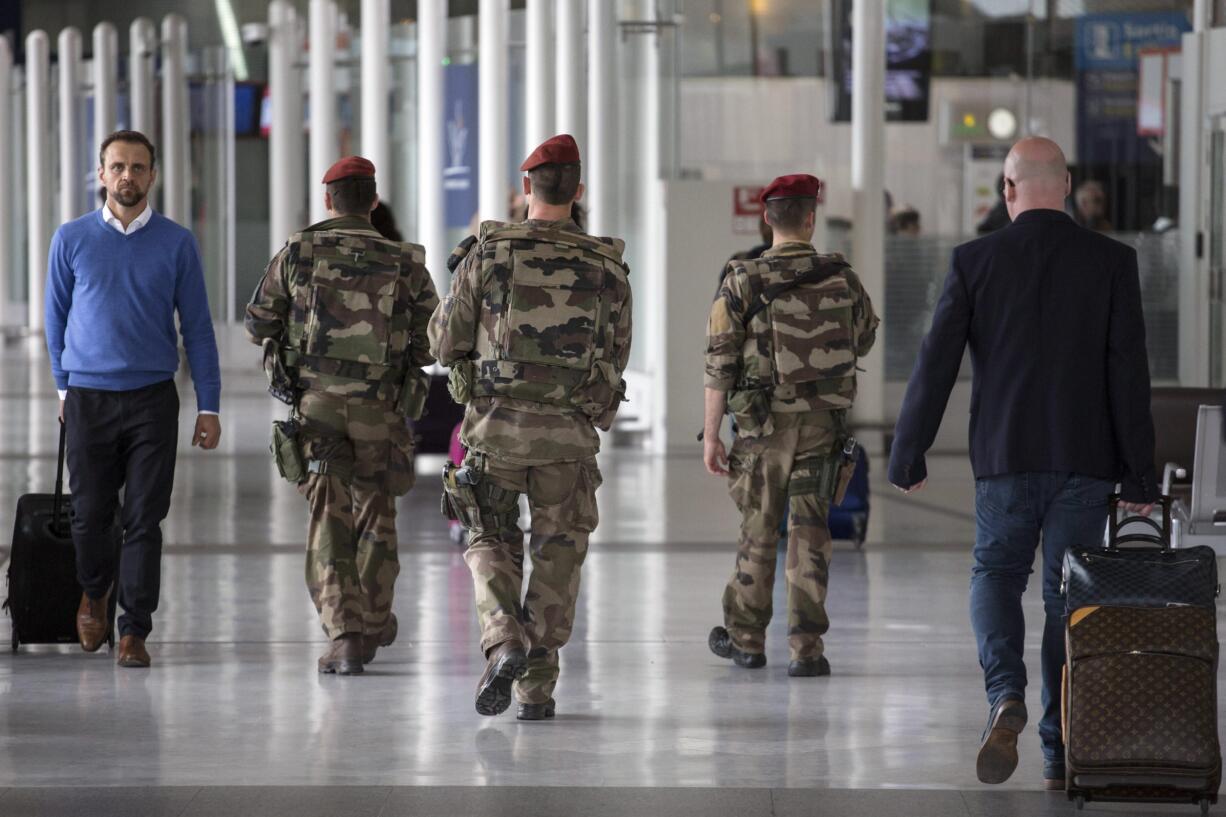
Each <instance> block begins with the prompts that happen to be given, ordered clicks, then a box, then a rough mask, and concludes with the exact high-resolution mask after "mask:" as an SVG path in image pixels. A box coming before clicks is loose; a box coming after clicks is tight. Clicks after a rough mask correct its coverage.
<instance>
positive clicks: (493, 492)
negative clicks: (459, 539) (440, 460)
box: [442, 456, 519, 534]
mask: <svg viewBox="0 0 1226 817" xmlns="http://www.w3.org/2000/svg"><path fill="white" fill-rule="evenodd" d="M442 512H443V516H445V517H447V518H448V519H453V520H458V521H459V522H460V524H461V525H463V526H464V527H465V528H466V529H468V531H469V532H470V533H475V534H480V533H496V532H498V531H500V530H506V529H508V528H514V527H516V526H517V525H518V524H519V492H518V491H511V490H507V489H506V488H502V487H500V486H498V485H496V484H495V483H494V482H493V481H492V480H491V479H489V477H488V476H487V475H486V473H485V460H484V458H483V457H480V456H476V457H471V458H469V460H466V461H465V463H464V465H460V466H457V465H455V464H454V463H450V462H449V463H447V465H445V466H443V500H442Z"/></svg>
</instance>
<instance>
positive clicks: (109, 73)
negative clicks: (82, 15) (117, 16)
mask: <svg viewBox="0 0 1226 817" xmlns="http://www.w3.org/2000/svg"><path fill="white" fill-rule="evenodd" d="M93 75H94V140H93V141H94V145H95V146H98V145H101V144H102V140H103V139H105V138H106V137H107V136H109V135H110V134H111V133H112V132H113V131H114V130H115V123H116V122H117V121H118V119H119V115H118V111H119V102H118V100H119V33H118V32H117V31H115V26H113V25H112V24H110V23H98V25H96V26H94V61H93Z"/></svg>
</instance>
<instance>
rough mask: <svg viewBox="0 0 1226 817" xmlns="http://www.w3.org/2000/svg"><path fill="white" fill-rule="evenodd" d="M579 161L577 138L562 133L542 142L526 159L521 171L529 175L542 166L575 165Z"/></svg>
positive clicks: (520, 167)
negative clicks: (529, 172)
mask: <svg viewBox="0 0 1226 817" xmlns="http://www.w3.org/2000/svg"><path fill="white" fill-rule="evenodd" d="M578 161H579V146H578V145H576V144H575V137H573V136H571V135H570V134H569V133H560V134H558V135H557V136H553V137H550V138H549V139H546V140H545V141H544V142H541V144H540V146H539V147H537V149H536V150H534V151H532V154H531V155H530V156H529V157H528V158H527V159H524V163H523V164H522V165H520V166H519V169H520V170H521V171H523V172H524V173H527V172H528V171H529V170H532V169H533V168H536V167H540V166H541V165H573V164H577V163H578Z"/></svg>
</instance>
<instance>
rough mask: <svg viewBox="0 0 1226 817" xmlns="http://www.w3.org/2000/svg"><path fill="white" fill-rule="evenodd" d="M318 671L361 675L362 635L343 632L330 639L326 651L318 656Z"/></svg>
mask: <svg viewBox="0 0 1226 817" xmlns="http://www.w3.org/2000/svg"><path fill="white" fill-rule="evenodd" d="M319 671H320V672H322V673H327V674H331V673H336V674H337V675H361V674H362V636H360V635H359V634H357V633H345V634H344V635H341V636H337V637H336V638H334V639H332V645H331V646H329V647H328V651H327V652H326V653H324V654H323V655H321V656H319Z"/></svg>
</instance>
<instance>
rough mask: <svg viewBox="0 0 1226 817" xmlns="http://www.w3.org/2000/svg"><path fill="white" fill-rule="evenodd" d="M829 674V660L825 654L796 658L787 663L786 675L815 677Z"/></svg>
mask: <svg viewBox="0 0 1226 817" xmlns="http://www.w3.org/2000/svg"><path fill="white" fill-rule="evenodd" d="M829 674H830V662H829V661H827V660H826V656H824V655H819V656H818V657H817V658H797V659H796V660H795V661H793V662H792V663H790V664H788V675H790V676H791V677H793V678H817V677H820V676H823V675H829Z"/></svg>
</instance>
